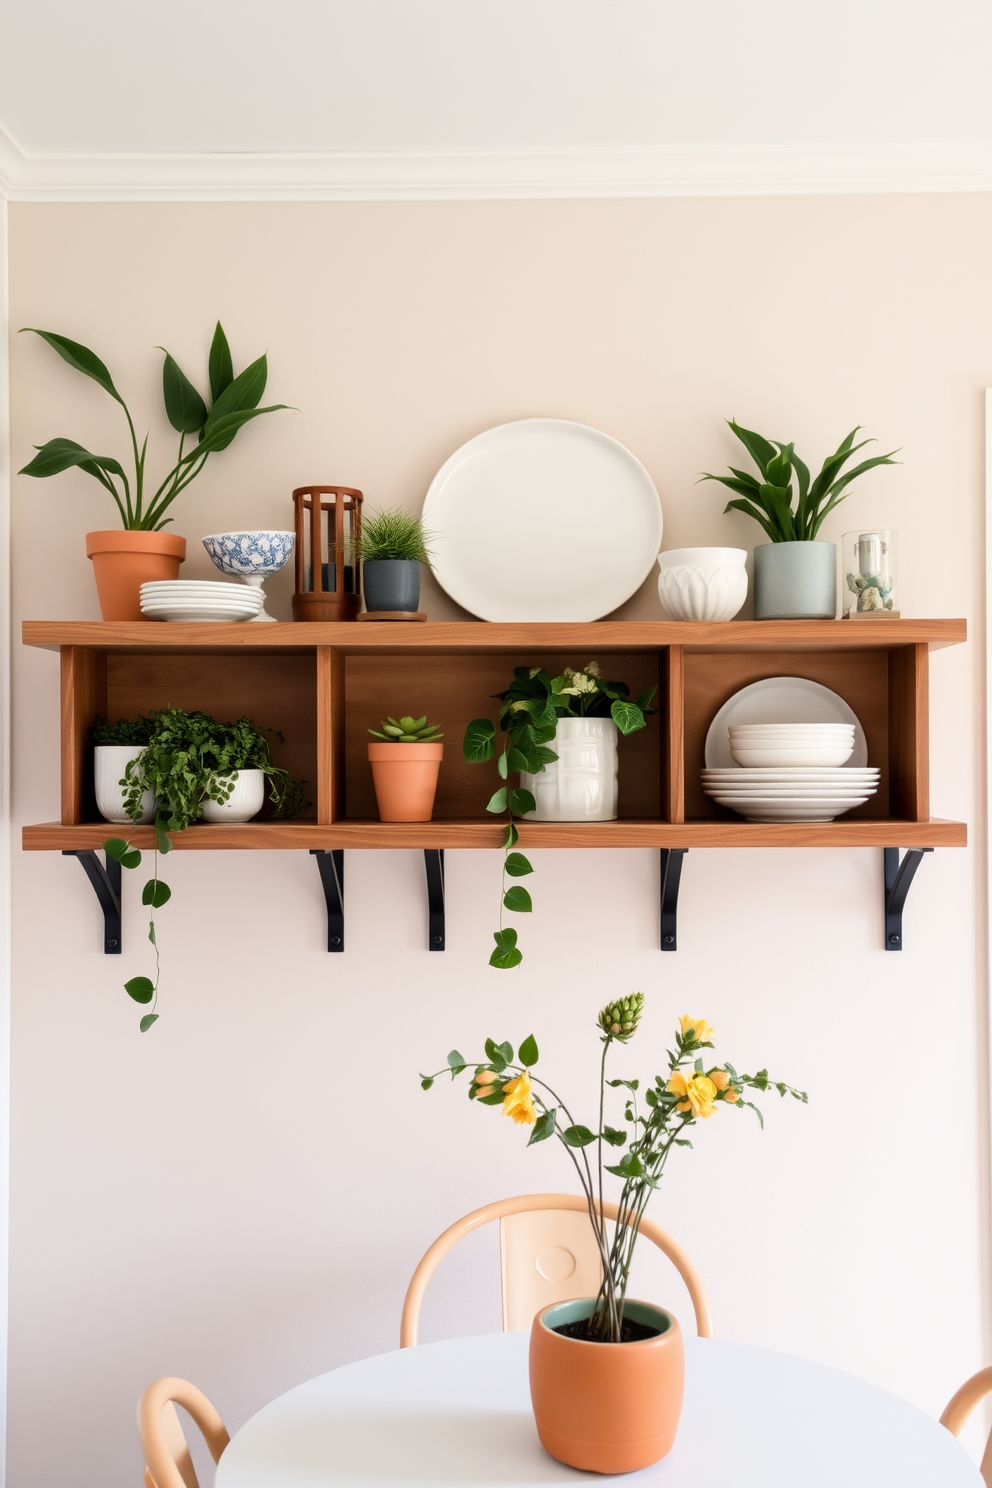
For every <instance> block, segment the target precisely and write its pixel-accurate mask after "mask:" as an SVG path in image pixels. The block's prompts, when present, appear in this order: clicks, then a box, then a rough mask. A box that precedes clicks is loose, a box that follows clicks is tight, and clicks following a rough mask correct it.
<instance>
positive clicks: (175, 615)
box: [141, 579, 264, 622]
mask: <svg viewBox="0 0 992 1488" xmlns="http://www.w3.org/2000/svg"><path fill="white" fill-rule="evenodd" d="M263 598H264V596H263V594H262V591H261V590H260V589H254V588H251V587H250V586H249V585H247V584H225V583H223V582H215V581H213V580H207V579H204V580H199V579H161V580H156V581H155V582H154V583H148V584H142V586H141V613H142V614H143V615H147V616H148V618H149V620H173V621H184V622H185V621H189V620H213V621H221V620H223V621H230V620H254V618H255V616H256V615H257V614H258V612H259V610H261V608H262V601H263Z"/></svg>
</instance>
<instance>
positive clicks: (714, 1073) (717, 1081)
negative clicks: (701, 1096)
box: [708, 1069, 730, 1090]
mask: <svg viewBox="0 0 992 1488" xmlns="http://www.w3.org/2000/svg"><path fill="white" fill-rule="evenodd" d="M708 1078H709V1079H710V1080H712V1081H713V1084H714V1085H715V1086H716V1088H717V1090H726V1088H727V1086H728V1085H729V1084H730V1076H729V1075H728V1074H727V1071H726V1070H722V1069H712V1070H710V1072H709V1076H708Z"/></svg>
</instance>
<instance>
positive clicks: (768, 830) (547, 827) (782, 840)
mask: <svg viewBox="0 0 992 1488" xmlns="http://www.w3.org/2000/svg"><path fill="white" fill-rule="evenodd" d="M519 829H520V843H521V846H523V847H531V848H540V847H545V848H618V847H657V848H661V847H686V848H694V847H695V848H705V847H903V848H909V847H965V846H966V845H967V842H968V828H967V826H966V824H965V823H964V822H956V821H945V820H943V819H942V818H940V817H931V818H930V820H929V821H925V822H908V821H851V822H844V821H835V822H820V823H803V822H745V821H740V822H727V821H690V822H685V823H684V824H681V825H679V824H674V823H671V822H658V821H620V822H592V823H588V824H587V823H581V822H564V823H554V822H531V823H527V822H522V823H520V828H519ZM504 831H505V828H504V827H503V826H502V825H501V823H499V822H477V821H433V822H411V823H409V824H406V823H393V822H369V821H340V822H335V823H333V824H332V825H330V826H320V825H318V824H317V823H316V822H246V823H244V824H239V825H232V826H200V827H191V828H189V830H188V831H185V832H178V833H177V834H176V836H175V838H174V844H175V846H176V847H177V848H178V849H181V850H186V851H194V852H196V851H200V852H203V851H207V852H210V851H232V850H233V851H290V850H295V851H297V852H305V851H307V850H308V849H311V848H324V849H329V848H359V849H389V848H425V847H431V848H437V847H442V848H497V847H499V845H500V843H501V842H502V840H503V835H504ZM108 837H127V839H128V840H129V841H130V842H132V843H133V844H134V845H135V847H141V848H151V847H152V846H154V838H153V833H152V829H151V828H150V827H134V828H131V829H128V828H126V827H123V826H114V825H113V824H112V823H110V822H105V823H101V822H86V823H83V824H82V825H80V826H75V827H66V826H63V825H62V824H61V823H60V822H43V823H40V824H38V825H34V826H26V827H24V828H22V837H21V845H22V847H23V849H24V850H25V851H26V852H71V851H80V850H85V849H88V848H99V847H101V846H102V844H103V843H104V842H105V841H106V839H107V838H108Z"/></svg>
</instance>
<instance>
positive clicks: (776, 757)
mask: <svg viewBox="0 0 992 1488" xmlns="http://www.w3.org/2000/svg"><path fill="white" fill-rule="evenodd" d="M727 732H728V734H729V736H730V754H731V758H732V759H734V760H735V761H736V762H737V768H735V769H705V770H703V772H702V781H703V790H704V791H705V792H706V794H707V795H708V796H712V797H713V799H714V800H715V801H719V803H720V805H721V806H728V807H729V808H730V810H731V811H736V812H738V814H739V815H741V816H744V817H746V818H747V820H748V821H766V822H771V821H783V822H784V821H791V822H821V821H833V819H834V817H836V816H842V815H843V813H844V812H845V811H851V810H853V809H854V807H855V806H861V805H863V804H864V802H865V801H867V800H868V799H869V797H870V796H873V795H874V794H875V792H876V791H877V790H878V780H879V772H878V770H877V769H874V768H872V767H864V768H861V767H854V766H850V765H848V764H847V761H848V760H849V759H850V758H851V755H852V754H853V752H854V724H853V723H742V724H737V725H736V726H734V727H731V728H729V729H728V730H727Z"/></svg>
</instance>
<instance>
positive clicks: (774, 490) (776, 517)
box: [759, 485, 796, 542]
mask: <svg viewBox="0 0 992 1488" xmlns="http://www.w3.org/2000/svg"><path fill="white" fill-rule="evenodd" d="M759 500H760V501H761V504H762V506H763V507H764V508H765V511H766V512H767V513H768V516H769V519H770V521H771V522H772V524H773V525H774V526H775V527H776V528H777V529H778V532H779V534H780V539H781V541H782V542H794V541H795V539H796V527H795V521H794V519H793V515H792V488H791V486H790V487H789V489H788V490H787V491H783V490H782V489H781V487H779V486H773V485H764V486H762V487H761V491H760V493H759Z"/></svg>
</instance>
